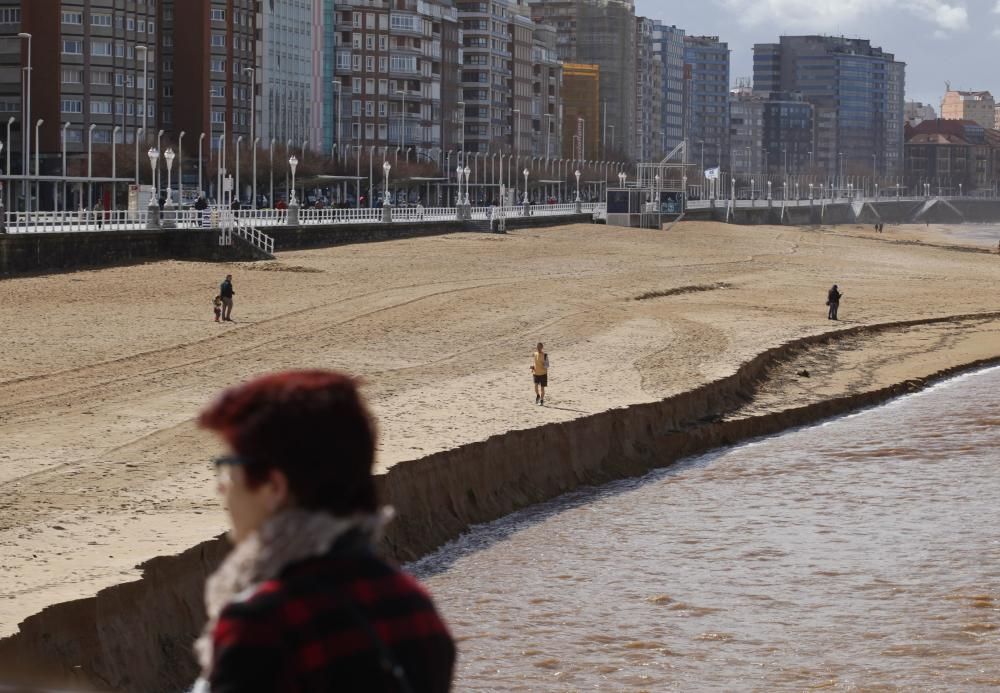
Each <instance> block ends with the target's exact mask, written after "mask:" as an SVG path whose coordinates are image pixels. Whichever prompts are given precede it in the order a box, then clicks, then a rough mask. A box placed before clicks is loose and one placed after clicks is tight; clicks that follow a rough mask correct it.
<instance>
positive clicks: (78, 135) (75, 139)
mask: <svg viewBox="0 0 1000 693" xmlns="http://www.w3.org/2000/svg"><path fill="white" fill-rule="evenodd" d="M66 141H67V142H69V143H70V144H80V143H82V142H83V131H82V130H67V131H66Z"/></svg>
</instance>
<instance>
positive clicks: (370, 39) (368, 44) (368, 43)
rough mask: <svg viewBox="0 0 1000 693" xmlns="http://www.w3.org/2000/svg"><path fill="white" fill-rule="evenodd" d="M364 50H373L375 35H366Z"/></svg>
mask: <svg viewBox="0 0 1000 693" xmlns="http://www.w3.org/2000/svg"><path fill="white" fill-rule="evenodd" d="M365 50H369V51H373V50H375V35H374V34H368V35H367V36H365Z"/></svg>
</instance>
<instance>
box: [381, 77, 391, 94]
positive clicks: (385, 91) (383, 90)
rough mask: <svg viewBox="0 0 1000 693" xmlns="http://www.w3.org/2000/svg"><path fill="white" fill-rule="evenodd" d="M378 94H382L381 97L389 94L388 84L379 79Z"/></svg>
mask: <svg viewBox="0 0 1000 693" xmlns="http://www.w3.org/2000/svg"><path fill="white" fill-rule="evenodd" d="M378 93H379V94H383V95H384V94H388V93H389V82H387V81H386V80H384V79H380V80H379V81H378Z"/></svg>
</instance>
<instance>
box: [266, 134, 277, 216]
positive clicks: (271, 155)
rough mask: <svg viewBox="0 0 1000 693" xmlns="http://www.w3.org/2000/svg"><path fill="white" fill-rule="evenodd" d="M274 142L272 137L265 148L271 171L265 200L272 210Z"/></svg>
mask: <svg viewBox="0 0 1000 693" xmlns="http://www.w3.org/2000/svg"><path fill="white" fill-rule="evenodd" d="M275 142H276V140H275V139H274V138H273V137H272V138H271V142H270V143H269V144H268V147H267V152H268V159H269V168H270V169H271V188H270V194H269V197H268V198H267V203H268V204H269V205H271V208H272V209H273V208H274V143H275Z"/></svg>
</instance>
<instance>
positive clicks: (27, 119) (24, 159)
mask: <svg viewBox="0 0 1000 693" xmlns="http://www.w3.org/2000/svg"><path fill="white" fill-rule="evenodd" d="M17 37H18V38H20V39H24V40H27V42H28V66H27V68H26V76H25V115H24V121H23V122H24V124H25V126H26V127H25V128H24V132H23V133H22V135H21V140H22V142H23V143H24V151H23V152H21V170H22V171H23V172H24V174H25V177H26V178H25V182H24V185H22V186H21V189H22V190H23V191H24V204H25V211H26V212H31V194H30V187H29V186H30V185H31V183H30V182H29V181H28V180H27V175H28V162H29V161H30V160H31V159H30V158H29V157H30V156H31V130H30V123H31V34H29V33H27V32H23V31H22V32H21V33H19V34H18V35H17ZM7 145H8V147H9V146H10V141H9V140H8V142H7ZM7 173H8V174H9V173H10V171H9V170H8V171H7Z"/></svg>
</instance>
